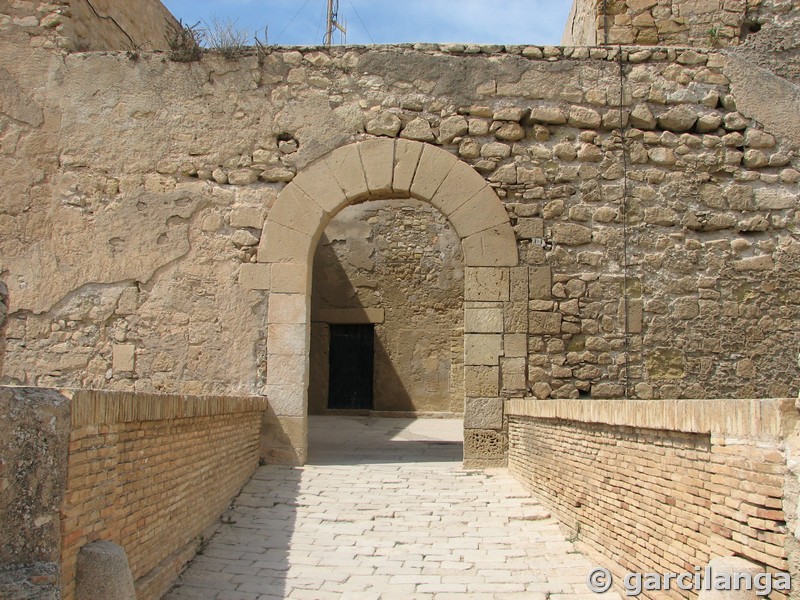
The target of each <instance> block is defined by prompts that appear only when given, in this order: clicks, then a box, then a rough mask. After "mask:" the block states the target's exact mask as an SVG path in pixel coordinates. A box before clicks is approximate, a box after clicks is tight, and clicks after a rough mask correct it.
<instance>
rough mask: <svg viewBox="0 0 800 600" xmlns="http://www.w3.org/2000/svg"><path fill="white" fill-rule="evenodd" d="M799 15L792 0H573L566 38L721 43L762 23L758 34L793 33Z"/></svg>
mask: <svg viewBox="0 0 800 600" xmlns="http://www.w3.org/2000/svg"><path fill="white" fill-rule="evenodd" d="M798 18H800V3H798V2H797V1H796V0H575V2H574V4H573V8H572V12H571V13H570V16H569V19H568V21H567V26H566V29H565V30H564V43H565V44H566V43H569V44H576V45H588V46H592V45H595V44H600V45H603V44H636V45H638V46H656V45H663V46H695V47H701V48H721V47H728V46H738V45H739V44H741V43H743V42H745V40H748V41H749V40H750V37H751V36H753V35H755V34H758V33H759V32H760V31H761V28H762V26H764V25H765V24H769V25H770V28H771V29H772V30H773V31H772V32H771V33H767V34H766V35H763V36H761V35H760V36H758V37H759V38H760V39H762V40H764V39H765V38H768V39H771V40H772V41H773V42H775V41H777V40H778V39H779V37H781V36H785V35H789V36H790V38H791V37H793V34H792V33H790V30H791V28H792V27H794V28H796V25H797V20H798ZM794 37H795V39H794V40H793V48H794V49H796V48H797V46H796V36H794ZM760 43H763V42H760ZM782 50H786V48H782Z"/></svg>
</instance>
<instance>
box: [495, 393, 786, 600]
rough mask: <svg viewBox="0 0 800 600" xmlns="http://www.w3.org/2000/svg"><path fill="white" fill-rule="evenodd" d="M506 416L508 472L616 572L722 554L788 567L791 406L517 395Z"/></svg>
mask: <svg viewBox="0 0 800 600" xmlns="http://www.w3.org/2000/svg"><path fill="white" fill-rule="evenodd" d="M506 410H507V414H508V415H509V469H510V470H511V472H512V473H513V474H514V475H515V476H516V477H517V478H518V479H520V480H521V481H523V482H524V483H525V484H526V485H527V486H528V487H529V488H531V489H532V491H534V492H535V493H536V494H537V495H538V496H539V497H540V498H541V499H542V500H543V501H544V502H545V503H546V504H547V505H548V506H549V507H550V508H551V509H552V511H553V513H554V514H555V515H556V516H557V517H558V518H559V520H560V521H561V522H562V523H564V524H565V525H566V526H567V527H568V528H570V529H571V530H572V531H573V532H574V534H575V536H576V537H577V539H578V540H580V541H581V542H583V543H585V545H586V546H587V547H588V548H589V549H591V550H592V551H593V553H597V554H599V556H600V557H602V558H605V559H606V562H607V564H606V565H605V566H607V567H609V568H610V569H611V570H612V572H616V574H617V575H618V576H619V575H622V574H623V573H624V572H639V573H644V572H659V573H665V572H678V573H681V572H687V571H688V572H693V571H694V569H695V567H696V566H704V565H706V564H707V563H708V561H709V559H710V558H712V557H714V556H726V555H738V556H741V557H744V558H746V559H748V560H750V561H753V562H755V563H758V564H761V565H763V566H765V567H766V569H767V570H768V571H773V572H774V571H788V570H790V568H792V567H796V565H795V564H794V563H795V560H793V559H794V557H793V556H790V552H789V546H790V545H791V544H789V543H788V542H789V541H790V539H789V538H790V537H791V536H790V535H788V534H787V527H786V520H787V519H786V516H785V514H784V510H783V508H784V505H783V497H784V481H785V480H786V475H787V467H786V457H785V454H784V451H783V450H784V448H783V446H784V444H783V440H785V439H786V437H787V436H788V435H789V434H790V433H791V431H792V428H793V427H794V424H795V421H796V411H795V408H794V401H793V400H724V401H721V400H676V401H670V400H659V401H656V400H653V401H624V400H604V401H600V400H585V401H582V400H556V401H550V400H546V401H537V400H513V401H509V402H507V405H506ZM790 563H792V564H790ZM792 570H795V569H792ZM659 597H662V598H663V597H664V593H663V592H660V593H659ZM675 597H681V596H680V595H678V594H677V592H676V593H675ZM771 597H772V598H773V600H774V599H775V598H781V597H783V596H781V595H780V594H778V593H773V594H772V596H771Z"/></svg>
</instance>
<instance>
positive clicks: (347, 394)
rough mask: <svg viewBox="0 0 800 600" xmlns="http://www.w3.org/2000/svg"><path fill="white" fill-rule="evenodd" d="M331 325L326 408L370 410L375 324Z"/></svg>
mask: <svg viewBox="0 0 800 600" xmlns="http://www.w3.org/2000/svg"><path fill="white" fill-rule="evenodd" d="M330 328H331V329H330V340H331V345H330V371H329V373H330V375H329V384H328V408H358V409H362V410H363V409H367V410H371V409H372V377H373V368H374V353H373V352H374V340H375V326H374V325H331V326H330Z"/></svg>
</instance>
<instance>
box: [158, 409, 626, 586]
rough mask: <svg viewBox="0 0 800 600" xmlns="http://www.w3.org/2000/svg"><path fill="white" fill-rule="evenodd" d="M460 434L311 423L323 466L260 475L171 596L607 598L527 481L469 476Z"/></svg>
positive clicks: (335, 420)
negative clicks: (592, 587) (590, 582)
mask: <svg viewBox="0 0 800 600" xmlns="http://www.w3.org/2000/svg"><path fill="white" fill-rule="evenodd" d="M461 427H462V425H461V422H460V421H456V420H442V419H429V420H417V421H411V420H407V419H366V418H352V417H317V418H312V420H311V431H310V452H311V458H310V464H309V465H307V466H305V467H302V468H287V467H278V466H265V467H261V468H259V469H258V471H257V472H256V473H255V475H254V476H253V478H252V480H251V481H250V482H249V483H248V484H247V486H246V487H245V489H244V490H243V492H242V493H241V494H240V496H239V497H238V498H237V500H236V503H235V506H234V507H233V508H232V509H231V510H230V511H228V513H226V515H225V516H224V518H223V520H224V521H228V523H227V524H225V525H223V526H222V527H221V528H220V530H219V531H218V533H217V534H216V535H215V536H214V537H213V538H212V540H211V541H210V542H209V543H208V545H207V547H206V548H205V550H204V552H203V553H202V555H198V556H197V557H196V558H195V559H194V561H193V562H192V563H191V565H190V567H189V569H188V570H187V571H186V572H185V573H184V574H183V575H182V576H181V578H180V580H179V582H178V584H177V585H176V586H175V587H174V589H173V590H172V591H171V592H170V593H169V594H168V595H167V596H166V599H167V600H187V599H214V600H267V599H272V598H296V599H298V600H299V599H312V600H324V599H327V598H344V599H353V600H358V599H378V598H383V599H391V598H403V599H409V598H420V599H422V598H431V599H433V598H435V599H437V600H445V599H449V598H465V599H468V598H487V599H488V598H502V599H506V598H509V599H512V598H530V599H532V600H583V599H586V600H589V599H595V598H598V596H597V595H595V594H591V593H589V591H588V590H587V588H586V586H585V584H584V581H585V578H586V575H587V574H588V572H589V570H590V569H591V568H592V566H593V563H591V562H590V561H589V560H588V559H587V558H585V557H584V556H583V555H581V554H579V553H577V552H576V551H575V549H574V547H573V544H572V543H571V542H570V541H568V540H565V539H564V536H563V534H562V533H561V531H560V530H559V528H558V525H557V524H556V522H555V521H554V519H552V518H550V516H549V514H548V513H547V511H546V510H545V509H544V508H543V507H542V506H541V505H540V504H539V503H538V502H537V501H536V500H535V499H533V498H532V497H531V496H530V495H529V494H528V493H527V492H526V491H525V489H524V488H523V487H522V486H521V485H520V484H519V483H517V482H516V481H515V480H514V479H513V478H512V477H511V476H510V475H508V474H507V472H506V471H505V470H503V469H497V470H491V471H486V472H477V471H464V470H462V468H461V463H460V459H461V444H460V435H461ZM602 598H606V599H608V598H617V599H618V598H619V596H618V595H617V594H614V593H609V594H606V595H604V596H602Z"/></svg>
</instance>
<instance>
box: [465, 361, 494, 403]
mask: <svg viewBox="0 0 800 600" xmlns="http://www.w3.org/2000/svg"><path fill="white" fill-rule="evenodd" d="M499 392H500V367H487V366H466V367H464V393H465V394H466V395H467V396H471V397H481V396H483V397H495V396H497V395H498V394H499Z"/></svg>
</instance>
